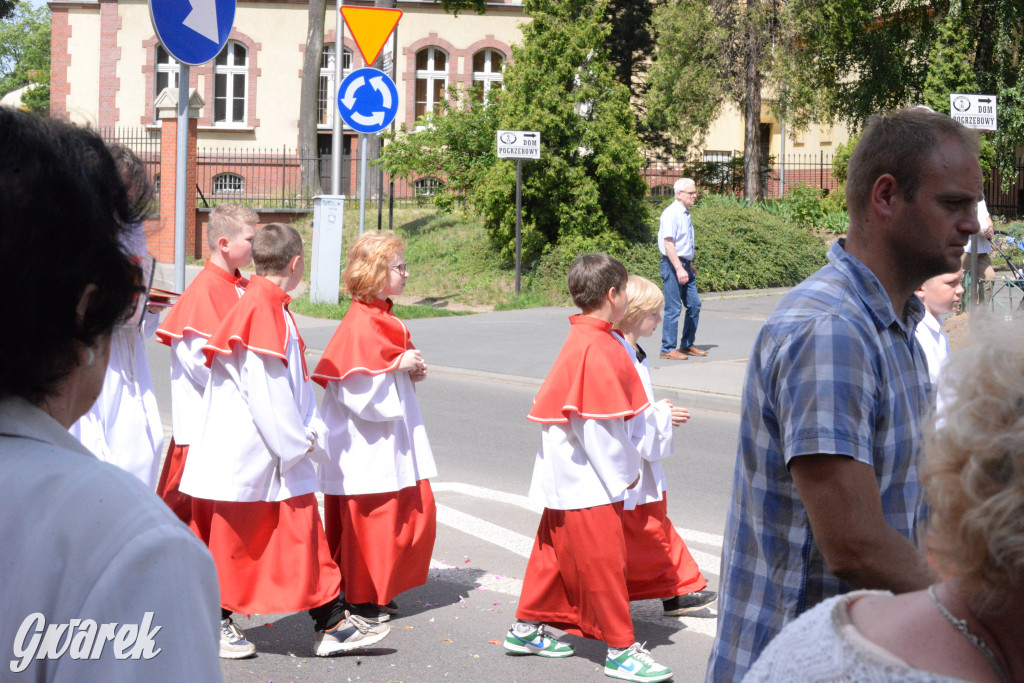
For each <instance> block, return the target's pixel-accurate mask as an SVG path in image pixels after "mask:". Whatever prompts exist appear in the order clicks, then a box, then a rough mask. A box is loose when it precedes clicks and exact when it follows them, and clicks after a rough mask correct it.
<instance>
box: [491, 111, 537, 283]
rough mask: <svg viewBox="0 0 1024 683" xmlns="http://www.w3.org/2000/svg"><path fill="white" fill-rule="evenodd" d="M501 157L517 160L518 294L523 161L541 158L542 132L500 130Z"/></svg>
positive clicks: (521, 232)
mask: <svg viewBox="0 0 1024 683" xmlns="http://www.w3.org/2000/svg"><path fill="white" fill-rule="evenodd" d="M497 154H498V158H499V159H515V160H516V294H519V286H520V278H521V273H522V252H523V161H524V160H525V161H534V160H538V159H540V132H539V131H535V130H499V131H498V133H497Z"/></svg>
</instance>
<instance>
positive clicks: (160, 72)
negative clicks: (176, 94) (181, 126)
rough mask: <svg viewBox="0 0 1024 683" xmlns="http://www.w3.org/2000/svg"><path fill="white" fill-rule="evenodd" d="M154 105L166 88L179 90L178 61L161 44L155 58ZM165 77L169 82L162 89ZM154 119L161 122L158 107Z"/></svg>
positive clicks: (154, 110) (158, 44)
mask: <svg viewBox="0 0 1024 683" xmlns="http://www.w3.org/2000/svg"><path fill="white" fill-rule="evenodd" d="M162 57H166V58H167V59H166V60H162V59H161V58H162ZM153 64H154V65H155V68H154V69H153V71H154V74H153V88H154V91H155V92H154V93H153V103H154V105H155V104H156V98H157V97H159V96H160V93H161V92H162V91H163V89H164V88H171V89H172V90H177V89H178V68H179V65H178V60H177V59H175V58H174V57H172V56H171V53H170V52H168V51H167V48H165V47H164V46H163V45H161V44H160V43H157V44H156V54H155V55H154V57H153ZM161 76H163V77H164V78H166V80H167V84H166V85H165V86H164V87H163V88H161V87H160V77H161ZM153 118H154V119H155V120H159V119H158V118H157V115H156V107H155V106H154V107H153Z"/></svg>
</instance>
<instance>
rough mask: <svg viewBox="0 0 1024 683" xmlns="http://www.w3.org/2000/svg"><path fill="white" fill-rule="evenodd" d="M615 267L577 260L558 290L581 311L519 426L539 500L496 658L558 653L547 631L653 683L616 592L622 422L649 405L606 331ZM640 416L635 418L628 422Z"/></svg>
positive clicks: (621, 555)
mask: <svg viewBox="0 0 1024 683" xmlns="http://www.w3.org/2000/svg"><path fill="white" fill-rule="evenodd" d="M626 278H627V273H626V269H625V268H624V267H623V266H622V264H621V263H619V262H618V261H616V260H615V259H613V258H611V257H609V256H605V255H603V254H584V255H583V256H581V257H580V258H578V259H577V260H576V262H575V263H574V264H573V265H572V267H571V268H570V269H569V274H568V285H569V294H570V295H571V296H572V300H573V302H574V303H575V304H576V305H577V306H579V307H580V309H581V310H582V314H581V315H574V316H572V317H570V318H569V322H570V323H571V327H570V329H569V336H568V337H567V338H566V340H565V344H564V345H563V346H562V350H561V352H560V353H559V354H558V358H557V359H556V360H555V364H554V365H553V366H552V368H551V370H550V372H548V376H547V378H546V379H545V380H544V384H543V385H542V386H541V388H540V391H539V392H538V393H537V397H536V398H535V399H534V405H533V409H532V410H531V411H530V414H529V416H528V419H530V420H532V421H534V422H537V423H540V424H541V425H543V430H542V432H541V446H540V450H539V452H538V453H537V459H536V461H535V463H534V467H533V481H532V483H531V485H530V496H531V497H532V498H536V499H540V500H541V501H542V502H543V503H544V506H545V508H544V512H543V514H542V515H541V519H540V526H539V528H538V529H537V538H536V540H535V541H534V545H533V551H532V552H531V553H530V560H529V563H528V564H527V566H526V575H525V577H524V578H523V589H522V593H521V595H520V597H519V607H518V609H517V610H516V619H517V620H518V621H517V622H516V623H515V624H514V625H513V626H512V628H511V629H509V631H508V634H507V635H506V636H505V644H504V647H505V650H506V651H508V652H511V653H516V654H533V655H539V656H541V657H569V656H571V655H572V654H573V650H572V647H571V646H569V645H568V644H566V643H562V642H559V641H558V640H555V639H554V638H552V637H551V636H549V635H548V634H547V633H546V631H545V627H546V626H553V627H555V628H558V629H562V630H564V631H566V632H568V633H571V634H574V635H579V636H583V637H585V638H593V639H595V640H603V641H604V642H605V643H607V644H608V655H607V658H606V659H605V667H604V673H605V675H607V676H611V677H613V678H620V679H624V680H630V681H664V680H667V679H668V678H670V677H671V676H672V672H671V671H670V670H669V669H668V668H666V667H664V666H661V665H660V664H657V663H656V662H655V661H654V660H653V659H652V658H651V656H650V653H649V652H647V650H645V649H644V648H643V647H642V646H641V645H640V643H638V642H636V638H635V637H634V634H633V622H632V620H631V619H630V616H629V592H628V590H627V587H626V544H625V540H624V538H623V532H622V507H623V500H624V499H625V498H626V491H627V490H628V489H629V488H630V487H631V486H633V485H635V484H636V483H637V481H638V479H639V476H640V467H641V455H640V451H639V449H638V448H639V446H640V445H641V444H640V442H641V440H642V438H643V432H642V430H631V429H628V425H627V421H628V420H631V419H633V418H634V417H635V416H637V415H640V414H641V413H643V411H644V410H645V409H646V408H647V407H648V405H649V403H648V399H647V393H646V391H645V390H644V386H643V383H642V382H641V381H640V377H639V375H637V373H636V370H635V369H634V368H633V364H632V363H631V362H630V359H629V357H628V356H627V354H626V352H625V350H624V349H623V348H622V346H621V345H620V344H619V342H618V341H616V340H615V338H614V337H613V336H612V331H611V330H612V323H613V322H615V321H616V320H618V319H619V318H621V317H622V316H623V314H624V313H625V311H626V306H627V304H628V298H627V296H626ZM638 419H642V418H638Z"/></svg>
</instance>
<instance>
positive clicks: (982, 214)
mask: <svg viewBox="0 0 1024 683" xmlns="http://www.w3.org/2000/svg"><path fill="white" fill-rule="evenodd" d="M988 217H989V212H988V205H987V204H986V203H985V200H984V199H982V200H981V201H980V202H978V224H979V225H980V226H981V229H982V231H984V230H985V225H986V224H987V223H988ZM973 241H974V240H967V244H966V245H964V252H965V253H968V254H970V253H971V242H973ZM978 253H979V254H989V253H992V242H990V241H989V240H988V238H987V237H985V236H984V235H982V234H981V233H978Z"/></svg>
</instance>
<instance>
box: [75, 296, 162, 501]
mask: <svg viewBox="0 0 1024 683" xmlns="http://www.w3.org/2000/svg"><path fill="white" fill-rule="evenodd" d="M158 321H159V316H158V315H156V314H153V313H146V314H145V315H144V317H143V319H142V329H141V330H139V329H136V328H135V327H118V328H116V329H115V330H114V333H113V334H112V335H111V337H110V363H109V364H108V365H107V372H106V375H105V376H104V378H103V389H102V390H101V391H100V395H99V396H98V397H97V398H96V402H95V403H94V404H93V405H92V407H91V408H90V409H89V412H87V413H86V414H85V415H83V416H82V417H80V418H79V419H78V421H77V422H75V424H73V425H71V429H70V431H71V434H72V435H73V436H74V437H75V438H77V439H78V440H79V441H81V442H82V445H84V446H85V447H86V448H88V449H89V450H90V451H91V452H92V453H93V454H95V455H96V457H97V458H99V459H100V460H102V461H104V462H109V463H110V464H112V465H117V466H118V467H120V468H121V469H123V470H124V471H125V472H128V473H130V474H133V475H134V476H135V477H137V478H138V479H139V481H141V482H142V483H143V484H145V485H146V486H148V487H149V488H156V481H157V476H158V473H159V467H160V454H161V452H162V451H163V445H164V429H163V424H162V423H161V422H160V409H159V408H158V407H157V402H156V394H155V393H154V392H153V379H152V378H151V377H150V376H149V363H148V362H147V361H146V341H145V337H151V336H153V334H154V333H155V332H156V326H157V323H158Z"/></svg>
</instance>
